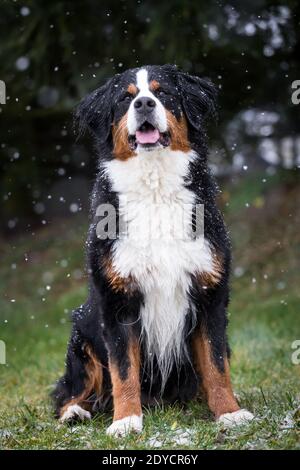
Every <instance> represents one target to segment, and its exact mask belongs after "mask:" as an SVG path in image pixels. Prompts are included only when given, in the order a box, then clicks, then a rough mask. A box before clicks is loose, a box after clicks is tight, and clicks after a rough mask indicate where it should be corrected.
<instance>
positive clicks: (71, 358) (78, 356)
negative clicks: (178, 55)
mask: <svg viewBox="0 0 300 470" xmlns="http://www.w3.org/2000/svg"><path fill="white" fill-rule="evenodd" d="M147 69H148V73H149V75H150V79H152V78H153V79H155V80H158V81H159V83H160V84H161V86H162V88H163V90H164V91H165V93H163V94H161V95H159V99H160V100H161V102H162V103H163V105H164V106H165V107H166V108H167V109H169V110H170V111H171V112H172V113H173V114H174V116H176V118H179V117H180V115H181V114H182V113H184V114H185V116H186V119H187V122H188V132H189V141H190V143H191V147H192V149H193V150H194V151H195V152H196V153H197V155H198V158H197V159H196V160H195V161H194V162H193V163H191V164H190V178H189V180H190V181H189V183H188V184H189V189H190V190H192V191H193V192H194V193H195V195H196V199H197V201H196V202H197V203H203V204H204V206H205V221H204V222H205V238H206V239H207V240H208V241H209V242H210V244H211V245H212V246H213V247H215V248H216V250H217V251H218V253H220V254H221V255H222V257H223V260H224V266H223V268H224V272H223V275H222V279H221V282H220V283H219V284H218V285H217V286H216V287H214V288H209V289H203V288H202V287H201V285H199V283H196V282H194V283H193V285H192V288H191V290H190V303H191V305H192V304H193V305H194V306H195V308H196V311H197V322H196V325H195V324H193V323H192V320H191V318H192V316H191V314H189V315H187V320H186V347H187V351H188V357H187V358H186V359H185V360H184V361H183V364H182V366H181V368H180V370H179V371H178V370H177V368H176V367H175V366H174V367H173V370H172V372H171V374H170V376H169V378H168V380H167V383H166V387H165V389H164V392H163V398H164V399H165V400H167V401H168V402H174V401H175V400H180V401H186V400H189V399H191V398H193V397H194V396H195V394H196V391H197V386H198V383H199V380H201V378H200V377H198V375H197V373H196V372H195V370H194V368H193V367H192V355H191V337H192V333H193V331H194V330H195V329H196V328H200V329H201V328H205V330H206V331H207V334H208V336H209V339H210V340H211V344H212V351H213V355H214V361H215V364H216V366H217V367H218V369H219V370H220V371H223V370H224V354H226V350H227V352H228V345H227V339H226V324H227V319H226V308H227V304H228V298H229V288H228V281H229V269H230V244H229V240H228V236H227V232H226V229H225V227H224V223H223V219H222V216H221V214H220V212H219V210H218V208H217V206H216V203H215V197H216V193H217V188H216V185H215V182H214V181H213V179H212V176H211V174H210V172H209V169H208V166H207V144H206V134H205V128H204V120H205V118H206V117H207V116H208V115H209V114H212V115H214V114H215V111H216V104H215V98H216V92H215V89H214V87H213V85H212V84H211V83H210V82H209V81H207V80H204V79H200V78H198V77H192V76H190V75H188V74H186V73H183V72H181V71H179V70H178V69H177V68H176V67H174V66H170V65H166V66H149V67H147ZM135 73H136V70H129V71H127V72H125V73H123V74H120V75H116V76H115V77H114V78H112V79H111V80H109V81H108V82H107V83H106V84H105V85H104V86H102V87H101V88H99V89H98V90H96V91H95V92H93V93H92V94H90V95H89V96H88V97H87V98H85V99H84V100H83V102H82V103H81V104H80V105H79V107H78V109H77V114H76V116H77V119H78V120H79V127H80V130H81V131H82V130H85V129H87V128H88V129H90V130H91V131H92V133H93V135H94V136H95V137H96V141H97V144H98V153H99V160H100V162H102V161H104V160H110V159H112V158H113V156H112V133H111V125H112V123H113V122H114V123H116V122H118V121H119V120H120V118H121V117H122V116H124V114H125V113H126V111H127V109H128V107H129V104H130V98H128V94H127V91H126V90H127V87H128V84H129V83H131V82H133V81H134V80H135ZM117 202H118V195H117V194H115V193H114V192H113V191H112V189H111V186H110V182H109V180H108V179H107V177H106V176H105V175H104V174H103V173H102V172H99V173H98V175H97V178H96V181H95V184H94V189H93V192H92V198H91V225H90V230H89V234H88V240H87V258H88V269H89V273H90V281H89V296H88V299H87V301H86V303H85V304H84V305H82V306H81V307H80V308H79V309H77V310H75V311H74V313H73V318H72V319H73V329H72V334H71V340H70V343H69V347H68V353H67V363H66V373H65V375H64V377H62V378H61V379H60V381H59V382H58V384H57V387H56V389H55V391H54V393H53V396H54V399H55V404H56V411H57V414H58V412H59V409H60V408H61V407H62V406H63V405H64V404H65V403H67V402H68V401H69V400H70V399H71V398H72V397H74V396H76V395H77V394H79V393H80V392H81V391H82V388H83V387H84V380H85V368H84V365H85V361H86V357H85V353H84V345H86V344H89V345H91V347H92V349H93V351H94V352H95V354H96V355H97V357H98V358H99V361H100V362H101V363H102V365H103V370H104V385H103V387H104V395H103V397H102V400H100V401H96V399H95V397H91V401H92V402H93V405H94V409H98V408H100V409H101V408H103V407H104V406H105V405H107V404H108V403H109V397H110V391H111V383H110V377H109V373H108V369H107V367H108V351H109V354H110V355H111V356H112V357H113V358H114V360H115V361H116V362H117V364H118V367H119V370H120V375H121V377H122V378H126V376H127V371H128V357H127V346H128V341H129V335H131V334H132V332H133V333H134V334H135V335H139V333H140V331H141V325H140V320H139V311H140V307H141V305H142V304H143V301H144V299H143V295H142V294H141V292H139V291H138V290H136V291H134V292H132V293H130V294H125V293H120V292H114V291H113V290H112V288H111V286H110V284H109V282H108V280H107V279H106V276H105V274H104V272H103V269H102V267H101V264H100V260H101V259H104V258H105V257H106V256H108V255H109V253H110V250H111V248H112V245H113V243H114V241H113V240H109V239H108V240H99V239H98V238H97V236H96V230H95V228H96V224H97V222H98V221H99V218H98V217H97V216H96V209H97V207H98V206H99V205H100V204H103V203H112V204H114V205H115V207H116V208H117ZM141 354H142V364H143V367H142V370H141V384H142V396H143V399H144V402H149V403H151V402H152V401H153V400H155V399H160V392H161V381H162V378H161V377H160V373H159V372H157V373H155V374H154V375H153V377H152V376H151V373H150V371H149V370H147V360H146V359H147V358H144V354H145V352H144V350H143V345H142V353H141ZM156 369H157V368H156V367H155V364H154V371H156Z"/></svg>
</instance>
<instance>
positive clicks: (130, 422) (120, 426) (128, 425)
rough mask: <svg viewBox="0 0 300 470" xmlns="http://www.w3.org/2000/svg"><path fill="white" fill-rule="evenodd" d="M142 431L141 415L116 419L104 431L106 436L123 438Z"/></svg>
mask: <svg viewBox="0 0 300 470" xmlns="http://www.w3.org/2000/svg"><path fill="white" fill-rule="evenodd" d="M142 430H143V415H141V416H137V415H132V416H126V418H122V419H117V420H116V421H114V422H113V423H112V424H111V425H110V426H109V427H108V428H107V430H106V434H108V435H109V436H114V437H124V436H126V435H127V434H129V433H131V432H135V433H141V432H142Z"/></svg>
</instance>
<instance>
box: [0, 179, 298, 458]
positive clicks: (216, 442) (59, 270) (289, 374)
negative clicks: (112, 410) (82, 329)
mask: <svg viewBox="0 0 300 470" xmlns="http://www.w3.org/2000/svg"><path fill="white" fill-rule="evenodd" d="M282 188H283V189H282ZM276 191H277V192H278V191H281V197H278V194H277V193H276ZM224 194H225V196H224V197H225V199H226V201H227V208H226V220H227V223H228V224H229V226H230V229H231V232H232V239H233V251H234V265H233V271H234V273H235V274H236V275H234V276H233V289H232V301H231V304H230V309H229V315H230V328H229V337H230V343H231V346H232V349H233V356H232V380H233V384H234V389H235V391H236V393H237V394H238V396H239V399H240V402H241V405H242V406H243V407H247V408H248V409H249V410H251V411H252V412H254V414H255V415H256V417H257V419H256V420H255V422H253V423H251V424H250V425H248V426H242V427H240V428H236V429H234V430H224V429H222V428H221V427H220V426H217V425H216V424H215V423H214V422H213V421H212V419H211V415H210V412H209V410H208V409H207V407H206V405H205V404H203V403H201V402H199V401H194V402H191V403H190V404H189V405H188V407H186V408H185V409H184V408H182V407H181V406H179V405H176V406H172V407H158V408H156V409H152V410H150V411H149V410H145V420H144V422H145V429H144V431H143V433H142V434H141V435H140V436H128V437H127V438H126V439H121V440H119V441H116V440H114V439H113V438H109V437H107V436H106V435H105V428H106V427H107V425H108V424H109V423H110V421H111V416H110V415H109V414H107V415H98V416H96V417H95V418H94V419H93V421H92V422H90V423H87V424H78V425H76V426H75V427H69V426H66V425H60V424H59V423H58V422H57V421H55V420H54V418H53V415H52V410H51V406H50V401H49V398H48V395H49V392H50V391H51V388H52V385H53V383H54V382H55V380H56V379H57V378H58V377H59V376H60V375H61V374H62V372H63V368H64V355H65V352H66V343H67V339H68V335H69V329H70V323H69V313H70V310H71V309H72V308H73V307H75V306H77V305H79V304H80V303H81V302H82V301H83V300H84V299H85V295H86V277H85V275H84V269H83V267H84V250H83V246H84V239H85V232H86V228H87V227H86V221H83V220H82V219H81V218H80V217H74V218H73V219H70V220H69V221H67V222H65V223H63V222H61V223H59V224H57V225H56V226H55V227H54V226H53V227H45V228H44V229H42V230H40V231H39V232H37V233H36V234H35V235H30V236H29V235H28V236H23V237H18V238H17V239H15V240H13V241H9V242H7V241H4V240H3V241H2V242H1V247H0V256H1V274H0V285H1V286H2V296H1V301H0V325H1V329H0V339H1V340H3V341H5V343H6V355H7V364H6V365H0V446H1V448H9V449H12V448H16V449H24V448H25V449H115V448H120V449H124V448H130V449H145V448H146V449H148V448H151V446H153V445H157V446H159V447H158V448H161V449H170V448H171V449H176V448H187V449H262V448H263V449H295V448H298V449H299V448H300V443H299V438H300V411H299V409H300V408H299V407H300V390H299V378H300V366H299V365H298V366H297V365H293V364H292V361H291V354H292V352H293V350H292V349H291V344H292V342H293V341H294V340H296V339H300V328H299V324H300V322H299V307H300V298H299V279H298V274H299V246H300V236H299V230H298V229H297V227H299V209H298V207H297V202H296V201H299V195H300V191H299V189H297V186H296V185H294V184H292V183H291V182H288V183H286V181H285V182H284V184H281V185H280V186H279V185H278V179H274V181H273V184H272V182H271V183H268V184H267V185H265V184H261V177H257V178H256V179H255V178H254V179H253V178H251V179H250V180H246V181H244V182H240V183H237V184H236V186H235V188H234V189H231V188H230V189H229V190H228V191H226V192H225V193H224ZM245 203H247V206H245ZM278 242H280V244H278ZM26 259H27V261H26ZM14 265H15V266H14ZM237 268H238V269H237ZM79 270H81V271H83V275H82V276H80V274H81V273H80V271H79ZM241 274H242V275H241ZM46 286H50V287H51V289H50V290H47V288H46ZM48 289H49V288H48ZM12 300H14V302H12ZM184 432H187V435H185V434H184ZM180 436H181V441H180V440H178V439H179V437H180Z"/></svg>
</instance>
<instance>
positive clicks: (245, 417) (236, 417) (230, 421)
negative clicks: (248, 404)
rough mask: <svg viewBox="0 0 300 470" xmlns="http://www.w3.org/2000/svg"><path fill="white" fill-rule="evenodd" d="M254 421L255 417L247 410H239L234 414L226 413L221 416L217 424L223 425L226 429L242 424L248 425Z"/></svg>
mask: <svg viewBox="0 0 300 470" xmlns="http://www.w3.org/2000/svg"><path fill="white" fill-rule="evenodd" d="M253 419H254V415H253V414H252V413H250V411H247V410H237V411H234V412H233V413H224V414H223V415H221V416H220V417H219V418H218V419H217V422H218V423H221V424H223V425H224V426H225V427H226V428H231V427H233V426H240V425H241V424H247V423H248V422H249V421H252V420H253Z"/></svg>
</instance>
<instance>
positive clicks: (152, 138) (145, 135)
mask: <svg viewBox="0 0 300 470" xmlns="http://www.w3.org/2000/svg"><path fill="white" fill-rule="evenodd" d="M135 137H136V140H137V142H138V143H139V144H155V143H156V142H157V141H158V140H159V132H158V130H157V129H153V131H152V130H149V131H136V133H135Z"/></svg>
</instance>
